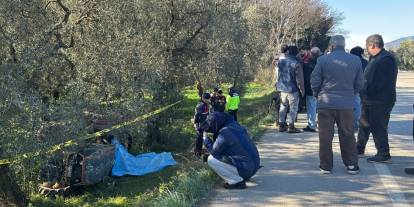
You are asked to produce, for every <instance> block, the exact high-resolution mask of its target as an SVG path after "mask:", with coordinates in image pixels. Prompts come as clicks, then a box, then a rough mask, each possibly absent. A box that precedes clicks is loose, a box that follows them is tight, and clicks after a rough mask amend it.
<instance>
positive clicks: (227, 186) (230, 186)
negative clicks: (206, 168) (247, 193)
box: [223, 181, 246, 189]
mask: <svg viewBox="0 0 414 207" xmlns="http://www.w3.org/2000/svg"><path fill="white" fill-rule="evenodd" d="M223 187H224V188H225V189H245V188H246V182H245V181H241V182H238V183H235V184H228V183H225V184H224V185H223Z"/></svg>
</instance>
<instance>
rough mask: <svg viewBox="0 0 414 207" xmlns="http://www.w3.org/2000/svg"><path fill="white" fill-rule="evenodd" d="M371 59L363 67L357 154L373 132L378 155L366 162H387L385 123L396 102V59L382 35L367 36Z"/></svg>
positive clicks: (386, 123) (387, 148) (386, 126)
mask: <svg viewBox="0 0 414 207" xmlns="http://www.w3.org/2000/svg"><path fill="white" fill-rule="evenodd" d="M366 46H367V50H368V53H369V55H370V60H369V63H368V65H367V67H366V68H365V72H364V76H365V83H364V88H363V89H362V90H361V101H362V113H361V120H360V129H359V132H358V145H357V147H358V149H357V150H358V154H360V155H363V154H364V152H365V145H366V144H367V141H368V138H369V133H370V132H371V133H372V136H373V138H374V142H375V148H377V154H376V155H375V156H373V157H370V158H368V159H367V161H368V162H388V161H389V160H390V159H391V155H390V147H389V145H388V122H389V120H390V114H391V110H392V108H393V107H394V104H395V101H396V82H397V73H398V69H397V62H396V61H395V58H394V56H393V55H392V54H391V53H389V52H388V51H386V50H385V49H384V41H383V39H382V37H381V35H378V34H374V35H371V36H369V37H368V38H367V40H366Z"/></svg>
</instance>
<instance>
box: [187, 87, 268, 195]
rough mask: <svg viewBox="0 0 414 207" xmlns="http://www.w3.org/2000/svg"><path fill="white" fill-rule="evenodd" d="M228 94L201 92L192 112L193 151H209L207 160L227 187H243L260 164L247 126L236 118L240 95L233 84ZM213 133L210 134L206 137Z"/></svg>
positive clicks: (220, 91)
mask: <svg viewBox="0 0 414 207" xmlns="http://www.w3.org/2000/svg"><path fill="white" fill-rule="evenodd" d="M228 92H229V94H228V95H227V97H225V96H224V95H223V92H222V90H220V89H219V88H214V91H213V93H211V94H209V93H202V94H201V97H200V103H198V104H197V106H196V109H195V115H194V127H195V129H196V132H197V137H196V142H195V143H196V144H195V148H194V153H195V155H196V157H200V156H201V154H202V147H203V143H204V146H205V147H206V149H207V151H208V153H209V154H210V155H209V156H208V158H207V164H208V165H209V166H210V167H211V168H212V169H213V170H214V171H215V172H216V173H217V174H218V175H219V176H220V177H221V178H223V180H224V181H225V184H224V187H225V188H227V189H243V188H246V181H247V180H249V179H250V177H252V176H253V175H254V174H255V173H256V172H257V170H258V169H259V168H260V158H259V152H258V151H257V148H256V145H255V143H254V141H253V140H251V138H250V137H249V135H248V133H247V131H246V129H245V128H244V127H243V126H241V125H240V124H239V123H238V122H237V111H238V108H239V103H240V97H239V95H238V93H237V91H236V89H235V88H234V87H230V88H229V91H228ZM208 133H211V134H212V138H209V137H208Z"/></svg>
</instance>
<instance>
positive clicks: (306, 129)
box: [303, 126, 316, 132]
mask: <svg viewBox="0 0 414 207" xmlns="http://www.w3.org/2000/svg"><path fill="white" fill-rule="evenodd" d="M303 131H305V132H316V129H312V128H310V127H309V126H306V127H305V128H303Z"/></svg>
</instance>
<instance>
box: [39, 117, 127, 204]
mask: <svg viewBox="0 0 414 207" xmlns="http://www.w3.org/2000/svg"><path fill="white" fill-rule="evenodd" d="M93 124H94V125H93V132H97V131H100V130H103V129H105V128H109V127H111V125H110V124H109V122H107V121H96V122H94V123H93ZM115 137H116V138H117V139H118V140H119V141H120V142H121V143H122V144H123V145H124V146H125V148H127V149H130V148H131V145H132V136H131V135H130V134H129V133H128V132H127V131H124V130H114V131H111V133H110V134H105V135H102V136H99V137H97V138H96V139H95V140H94V141H93V142H91V143H86V144H83V145H80V146H78V147H77V148H76V149H71V150H65V151H62V152H59V153H57V154H55V155H53V156H52V157H51V158H49V159H48V161H47V162H46V163H45V164H44V165H43V166H42V167H41V170H40V180H41V184H40V185H39V193H40V194H41V195H44V196H52V197H54V196H56V195H60V196H67V195H70V194H79V193H82V192H83V187H84V186H89V185H94V184H96V183H99V182H101V181H103V180H105V179H110V178H109V176H110V174H111V170H112V166H113V164H114V159H115V147H114V146H113V145H112V144H111V141H112V139H114V138H115Z"/></svg>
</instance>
